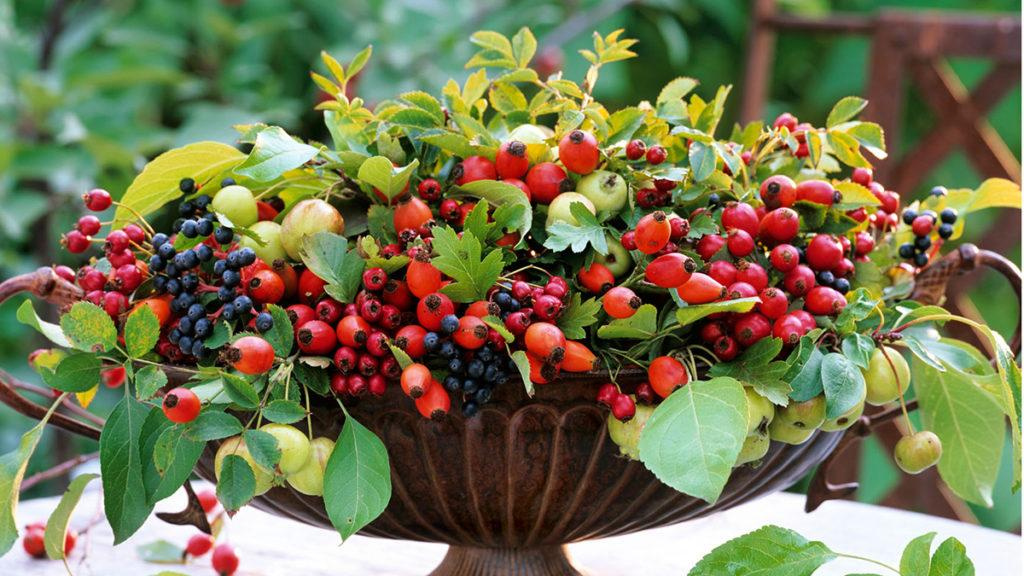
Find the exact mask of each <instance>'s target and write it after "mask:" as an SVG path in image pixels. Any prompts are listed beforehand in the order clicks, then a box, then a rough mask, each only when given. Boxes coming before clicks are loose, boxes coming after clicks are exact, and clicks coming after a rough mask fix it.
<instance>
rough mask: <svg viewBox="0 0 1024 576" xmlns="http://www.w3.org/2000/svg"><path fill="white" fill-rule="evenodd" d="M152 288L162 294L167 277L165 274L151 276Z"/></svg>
mask: <svg viewBox="0 0 1024 576" xmlns="http://www.w3.org/2000/svg"><path fill="white" fill-rule="evenodd" d="M153 290H156V293H157V294H163V293H164V292H167V277H166V276H154V277H153Z"/></svg>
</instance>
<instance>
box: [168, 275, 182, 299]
mask: <svg viewBox="0 0 1024 576" xmlns="http://www.w3.org/2000/svg"><path fill="white" fill-rule="evenodd" d="M167 293H168V294H171V295H173V296H177V295H178V294H181V280H178V279H177V278H171V279H170V280H168V281H167Z"/></svg>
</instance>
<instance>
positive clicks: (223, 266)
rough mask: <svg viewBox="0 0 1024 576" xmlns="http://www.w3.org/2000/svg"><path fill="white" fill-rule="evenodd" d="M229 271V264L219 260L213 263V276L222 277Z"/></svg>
mask: <svg viewBox="0 0 1024 576" xmlns="http://www.w3.org/2000/svg"><path fill="white" fill-rule="evenodd" d="M227 269H228V263H227V262H225V261H223V260H217V261H216V262H214V263H213V274H214V276H220V275H221V274H223V273H224V271H225V270H227Z"/></svg>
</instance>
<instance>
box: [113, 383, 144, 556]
mask: <svg viewBox="0 0 1024 576" xmlns="http://www.w3.org/2000/svg"><path fill="white" fill-rule="evenodd" d="M152 410H154V409H152V408H148V407H147V406H146V405H144V404H142V403H140V402H139V401H137V400H135V398H134V397H132V396H125V397H124V398H123V399H122V400H121V401H120V402H118V403H117V406H115V407H114V410H113V412H111V414H110V417H109V418H107V422H106V424H105V425H104V426H103V432H102V433H101V434H100V477H101V478H102V480H103V495H104V497H103V510H104V512H105V514H106V517H107V521H108V522H109V523H110V527H111V528H112V529H113V531H114V543H115V544H120V543H121V542H124V541H125V540H127V539H128V537H129V536H131V535H132V534H134V533H135V531H136V530H138V529H139V527H141V526H142V524H143V522H145V521H146V518H148V517H149V514H150V512H152V511H153V505H152V504H151V503H150V502H148V501H147V498H146V487H145V484H144V482H143V476H142V470H143V461H142V451H141V445H140V443H141V437H142V430H143V424H144V422H145V421H146V419H147V417H148V415H149V413H150V411H152Z"/></svg>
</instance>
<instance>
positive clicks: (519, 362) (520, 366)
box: [509, 350, 533, 397]
mask: <svg viewBox="0 0 1024 576" xmlns="http://www.w3.org/2000/svg"><path fill="white" fill-rule="evenodd" d="M509 357H510V358H511V359H512V362H514V363H515V365H516V369H517V370H519V377H520V379H522V381H523V387H524V388H526V394H527V396H530V397H533V380H530V359H529V357H527V356H526V352H524V351H522V350H516V351H515V352H513V353H512V354H510V355H509Z"/></svg>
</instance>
